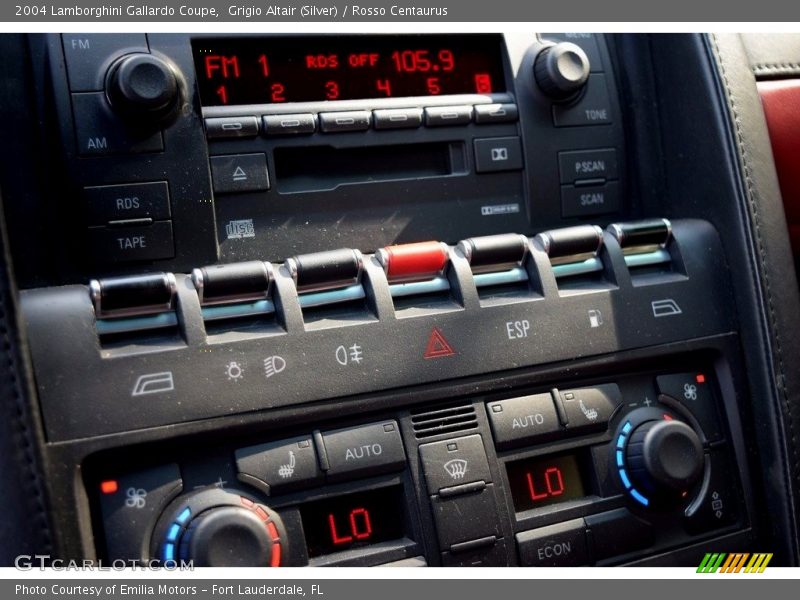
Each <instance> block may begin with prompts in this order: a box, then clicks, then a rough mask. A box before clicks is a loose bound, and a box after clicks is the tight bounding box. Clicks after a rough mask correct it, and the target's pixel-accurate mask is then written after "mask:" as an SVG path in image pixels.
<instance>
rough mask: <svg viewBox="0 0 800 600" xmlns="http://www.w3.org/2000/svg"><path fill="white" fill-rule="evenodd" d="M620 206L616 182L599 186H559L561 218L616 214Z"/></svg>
mask: <svg viewBox="0 0 800 600" xmlns="http://www.w3.org/2000/svg"><path fill="white" fill-rule="evenodd" d="M620 205H621V198H620V194H619V183H618V182H616V181H608V182H606V183H604V184H600V185H562V186H561V216H563V217H588V216H591V215H602V214H604V213H610V212H617V211H619V209H620Z"/></svg>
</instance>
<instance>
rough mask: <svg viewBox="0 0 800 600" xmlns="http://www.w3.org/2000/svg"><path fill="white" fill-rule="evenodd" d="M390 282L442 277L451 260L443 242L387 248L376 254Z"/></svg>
mask: <svg viewBox="0 0 800 600" xmlns="http://www.w3.org/2000/svg"><path fill="white" fill-rule="evenodd" d="M376 256H377V258H378V261H379V262H380V263H381V265H382V266H383V270H384V271H386V277H387V278H388V279H389V281H390V282H397V281H414V280H422V279H429V278H432V277H436V276H437V275H440V274H441V273H442V272H443V271H444V268H445V267H446V266H447V261H448V259H449V256H448V249H447V245H446V244H444V243H442V242H418V243H415V244H400V245H397V246H386V247H385V248H381V249H380V250H378V252H377V253H376Z"/></svg>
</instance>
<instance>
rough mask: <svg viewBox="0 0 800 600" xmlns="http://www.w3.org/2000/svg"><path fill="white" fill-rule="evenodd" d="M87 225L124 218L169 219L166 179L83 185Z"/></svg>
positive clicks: (102, 223) (103, 223)
mask: <svg viewBox="0 0 800 600" xmlns="http://www.w3.org/2000/svg"><path fill="white" fill-rule="evenodd" d="M83 197H84V199H85V201H86V214H87V218H88V220H89V224H90V225H105V224H106V223H109V222H110V221H124V220H127V219H145V218H150V219H153V220H161V219H169V217H170V206H169V188H168V186H167V182H166V181H154V182H152V183H126V184H122V185H100V186H93V187H86V188H83Z"/></svg>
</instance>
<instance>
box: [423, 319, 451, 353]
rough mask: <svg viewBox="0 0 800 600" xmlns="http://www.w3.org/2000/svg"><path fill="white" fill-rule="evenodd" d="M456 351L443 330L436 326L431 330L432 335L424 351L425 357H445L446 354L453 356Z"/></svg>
mask: <svg viewBox="0 0 800 600" xmlns="http://www.w3.org/2000/svg"><path fill="white" fill-rule="evenodd" d="M455 353H456V351H455V350H453V347H452V346H451V345H450V343H449V342H448V341H447V340H446V339H445V338H444V335H442V332H441V331H439V330H438V329H437V328H436V327H434V328H433V329H432V330H431V335H430V337H429V338H428V345H427V346H426V347H425V352H424V353H423V355H422V356H423V357H424V358H443V357H445V356H453V355H454V354H455Z"/></svg>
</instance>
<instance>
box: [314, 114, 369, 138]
mask: <svg viewBox="0 0 800 600" xmlns="http://www.w3.org/2000/svg"><path fill="white" fill-rule="evenodd" d="M371 122H372V113H371V112H370V111H368V110H348V111H342V112H330V113H320V114H319V128H320V129H321V130H322V131H323V132H324V133H338V132H340V131H366V130H367V129H369V126H370V123H371Z"/></svg>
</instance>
